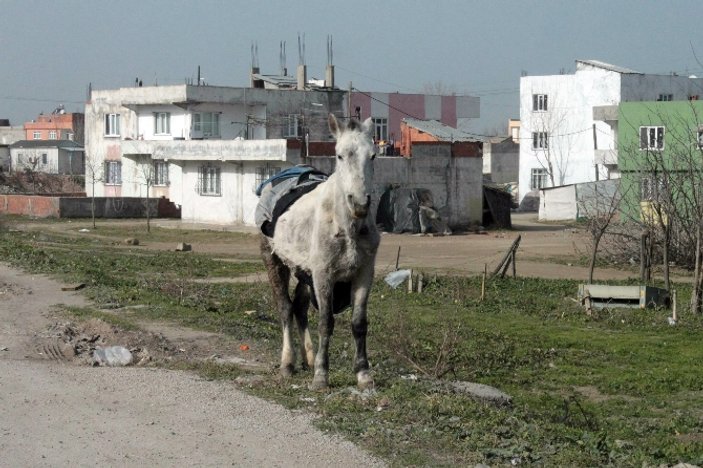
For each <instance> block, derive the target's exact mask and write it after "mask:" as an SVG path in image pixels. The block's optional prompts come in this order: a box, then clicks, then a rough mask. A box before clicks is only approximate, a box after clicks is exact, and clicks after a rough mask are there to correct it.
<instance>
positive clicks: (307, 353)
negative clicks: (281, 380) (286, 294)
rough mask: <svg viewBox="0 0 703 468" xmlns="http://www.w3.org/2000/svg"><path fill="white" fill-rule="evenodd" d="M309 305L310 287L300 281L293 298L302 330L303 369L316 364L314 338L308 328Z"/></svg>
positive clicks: (300, 330)
mask: <svg viewBox="0 0 703 468" xmlns="http://www.w3.org/2000/svg"><path fill="white" fill-rule="evenodd" d="M309 306H310V288H309V287H308V286H307V285H306V284H304V283H302V282H300V281H298V285H297V286H296V287H295V296H294V298H293V315H295V321H296V322H298V331H299V332H300V356H301V358H302V361H303V362H302V365H303V369H308V368H311V367H312V366H313V365H314V364H315V353H314V351H313V347H312V339H311V338H310V330H309V329H308V307H309Z"/></svg>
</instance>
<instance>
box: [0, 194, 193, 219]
mask: <svg viewBox="0 0 703 468" xmlns="http://www.w3.org/2000/svg"><path fill="white" fill-rule="evenodd" d="M93 201H94V202H95V216H96V217H98V218H144V217H146V206H147V204H146V200H145V199H138V198H112V197H109V198H104V197H96V198H95V200H92V199H91V198H86V197H42V196H37V195H0V214H12V215H21V216H30V217H33V218H90V217H91V216H92V215H91V204H92V203H93ZM149 209H150V212H151V214H152V216H154V217H179V212H178V210H177V209H176V208H175V207H174V206H173V204H171V203H168V202H167V201H166V200H164V199H162V198H151V199H149Z"/></svg>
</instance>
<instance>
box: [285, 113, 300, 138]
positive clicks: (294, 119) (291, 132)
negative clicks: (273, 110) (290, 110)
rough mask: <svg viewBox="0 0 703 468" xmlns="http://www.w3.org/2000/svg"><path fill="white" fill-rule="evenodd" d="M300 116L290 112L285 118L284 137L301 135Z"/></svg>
mask: <svg viewBox="0 0 703 468" xmlns="http://www.w3.org/2000/svg"><path fill="white" fill-rule="evenodd" d="M301 123H302V118H301V116H300V115H297V114H291V115H289V116H288V118H287V119H286V130H285V134H284V135H283V136H284V137H285V138H297V137H299V136H302V133H303V132H302V126H301Z"/></svg>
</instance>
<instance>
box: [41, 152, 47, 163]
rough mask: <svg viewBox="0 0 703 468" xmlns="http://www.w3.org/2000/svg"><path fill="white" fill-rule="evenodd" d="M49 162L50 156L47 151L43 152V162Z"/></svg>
mask: <svg viewBox="0 0 703 468" xmlns="http://www.w3.org/2000/svg"><path fill="white" fill-rule="evenodd" d="M48 162H49V156H48V155H47V154H46V153H42V154H41V163H42V164H47V163H48Z"/></svg>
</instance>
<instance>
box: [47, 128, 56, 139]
mask: <svg viewBox="0 0 703 468" xmlns="http://www.w3.org/2000/svg"><path fill="white" fill-rule="evenodd" d="M49 140H56V130H51V131H50V132H49Z"/></svg>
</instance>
